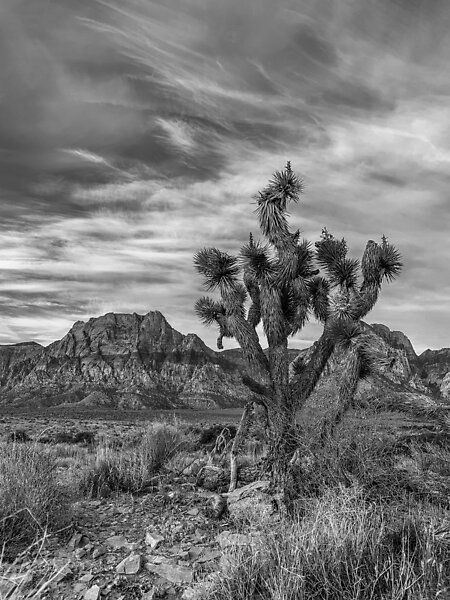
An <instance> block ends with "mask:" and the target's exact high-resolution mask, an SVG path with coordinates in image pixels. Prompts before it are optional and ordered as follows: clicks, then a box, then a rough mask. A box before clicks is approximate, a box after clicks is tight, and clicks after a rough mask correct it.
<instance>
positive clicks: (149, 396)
mask: <svg viewBox="0 0 450 600" xmlns="http://www.w3.org/2000/svg"><path fill="white" fill-rule="evenodd" d="M366 327H367V328H368V330H369V331H370V332H371V335H372V344H373V346H374V347H377V348H378V350H379V351H380V352H381V353H382V354H383V355H385V356H386V357H387V358H388V359H389V360H388V366H387V367H383V368H382V369H380V371H379V372H378V373H376V374H375V375H374V376H373V377H372V378H370V379H369V380H367V381H364V382H362V383H361V385H360V391H361V390H362V392H361V393H364V394H365V396H366V397H371V396H373V395H374V394H375V395H376V396H380V397H381V396H383V394H384V396H385V397H387V396H389V397H390V398H391V400H392V401H393V402H395V397H398V398H400V396H399V395H398V394H400V395H403V396H402V397H403V398H404V397H405V394H406V396H408V394H409V395H411V394H412V395H413V396H414V395H415V397H416V398H418V395H420V398H421V400H420V401H421V402H422V401H423V402H425V401H427V402H428V401H432V400H431V396H434V398H435V399H438V398H439V399H440V400H443V401H445V399H446V398H448V397H449V388H450V349H443V350H427V351H426V352H424V353H423V354H422V355H420V356H419V357H418V356H417V354H416V353H415V351H414V348H413V346H412V344H411V342H410V341H409V339H408V338H407V337H406V335H404V334H403V333H402V332H400V331H391V330H390V329H389V328H388V327H386V326H385V325H380V324H374V325H371V326H369V325H366ZM310 352H311V349H303V350H298V349H289V357H290V360H291V362H293V361H297V360H302V359H305V358H307V357H308V354H309V353H310ZM340 359H341V357H340V355H339V352H338V351H336V352H335V353H334V355H333V357H332V358H331V360H330V361H329V365H328V367H327V369H326V371H325V372H324V374H323V376H322V380H321V383H320V385H319V387H318V390H317V392H316V393H315V394H314V395H313V397H312V399H311V401H312V402H316V403H317V404H318V405H320V402H321V399H320V398H319V396H320V394H322V396H324V397H326V396H327V394H328V392H327V391H326V390H327V389H328V390H334V388H333V385H334V384H332V385H331V384H329V382H330V381H332V380H333V378H334V375H333V374H334V373H336V372H338V370H339V364H340ZM245 369H246V365H245V363H244V361H243V358H242V354H241V351H240V349H238V348H234V349H231V350H225V351H223V352H215V351H213V350H211V349H210V348H208V347H207V346H206V345H205V344H204V342H203V341H202V340H201V339H200V338H199V337H198V336H197V335H195V334H187V335H183V334H181V333H180V332H178V331H176V330H175V329H173V328H172V327H171V326H170V325H169V323H168V322H167V321H166V319H165V318H164V316H163V315H162V314H161V313H160V312H158V311H154V312H149V313H147V314H146V315H138V314H135V313H134V314H115V313H108V314H106V315H103V316H101V317H97V318H92V319H89V321H87V322H82V321H78V322H77V323H75V324H74V325H73V327H72V328H71V330H70V331H69V332H68V333H67V335H65V336H64V337H63V338H62V339H61V340H58V341H56V342H53V343H52V344H50V345H49V346H47V347H43V346H40V345H39V344H36V343H35V342H30V343H20V344H15V345H6V346H0V405H9V406H29V407H33V406H35V407H39V406H72V407H73V406H77V407H79V408H85V409H89V408H100V407H103V408H105V409H106V408H111V409H144V408H160V409H168V408H182V407H186V408H194V409H195V408H197V409H199V408H203V409H204V408H225V407H236V406H243V405H244V404H245V402H247V401H248V399H249V397H250V391H249V389H248V388H247V387H246V386H244V384H243V383H242V372H243V371H244V370H245ZM327 378H328V379H327ZM327 382H328V383H327ZM330 385H331V387H330ZM327 386H328V388H327ZM330 393H331V392H330ZM332 393H335V391H333V392H332ZM396 394H397V396H396Z"/></svg>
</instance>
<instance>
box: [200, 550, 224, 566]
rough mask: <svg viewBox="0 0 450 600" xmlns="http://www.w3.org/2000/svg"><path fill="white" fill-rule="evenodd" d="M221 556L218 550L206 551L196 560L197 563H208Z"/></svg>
mask: <svg viewBox="0 0 450 600" xmlns="http://www.w3.org/2000/svg"><path fill="white" fill-rule="evenodd" d="M221 556H222V552H220V550H206V552H205V553H204V554H202V555H201V556H200V557H199V558H198V559H197V562H198V563H205V562H210V561H212V560H216V559H218V558H220V557H221Z"/></svg>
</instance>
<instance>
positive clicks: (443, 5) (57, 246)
mask: <svg viewBox="0 0 450 600" xmlns="http://www.w3.org/2000/svg"><path fill="white" fill-rule="evenodd" d="M449 30H450V3H449V2H448V0H365V1H364V2H362V1H361V0H315V1H314V2H310V1H306V0H278V1H277V2H274V1H273V0H227V1H226V2H224V0H208V1H206V0H177V1H176V2H175V0H159V1H158V2H151V1H150V0H120V1H117V3H115V2H97V1H96V0H33V2H29V1H26V0H2V1H1V3H0V343H3V344H6V343H15V342H20V341H25V340H35V341H37V342H39V343H42V344H48V343H50V342H51V341H53V340H55V339H58V338H60V337H62V336H63V335H64V334H65V333H66V332H67V331H68V330H69V328H70V327H71V325H72V324H73V322H74V321H77V320H87V319H88V318H90V317H92V316H98V315H101V314H104V313H106V312H110V311H114V312H138V313H140V314H143V313H146V312H148V311H149V310H160V311H161V312H162V313H163V314H164V315H165V316H166V318H167V319H168V321H169V322H170V323H171V324H172V326H173V327H175V328H176V329H178V330H179V331H181V332H183V333H187V332H195V333H197V334H199V335H200V336H201V337H202V339H204V340H205V341H206V342H207V343H208V344H209V345H211V346H213V345H214V340H215V338H216V335H217V334H216V331H215V330H214V329H206V328H205V327H204V326H203V325H201V324H200V323H199V322H198V321H197V320H196V317H195V315H194V311H193V304H194V302H195V300H196V298H198V297H199V296H200V295H202V294H203V293H204V291H203V289H202V285H201V280H200V278H199V276H198V275H197V274H196V273H195V271H194V268H193V262H192V256H193V253H194V252H195V251H196V250H197V249H199V248H200V247H204V246H217V247H219V248H221V249H222V250H225V251H227V252H230V253H237V252H238V251H239V248H240V246H241V245H242V244H243V243H245V241H246V240H247V237H248V233H249V232H250V231H253V232H254V233H255V234H257V233H258V232H257V226H256V220H255V215H254V208H255V205H254V199H253V196H254V194H255V193H256V192H257V191H258V190H259V189H262V188H263V187H264V186H265V184H266V182H267V180H268V179H269V177H270V176H271V173H272V172H273V171H274V170H275V169H280V168H282V167H283V165H284V164H285V163H286V161H287V160H290V161H291V162H292V166H293V168H294V170H295V171H296V172H297V173H299V174H301V176H302V177H303V179H304V183H305V193H304V196H303V197H302V201H301V203H300V205H298V206H295V207H293V208H292V213H291V223H292V227H293V228H297V227H298V228H300V229H301V231H302V234H303V235H304V236H305V237H307V238H308V239H310V240H311V241H315V240H317V239H318V238H319V236H320V232H321V230H322V228H323V227H324V226H326V227H327V228H328V230H329V231H331V232H332V233H333V234H334V235H335V236H339V237H341V236H344V237H345V238H346V239H347V241H348V245H349V248H350V253H351V255H352V256H355V257H358V256H360V255H361V253H362V251H363V249H364V246H365V243H366V241H367V240H368V239H375V240H379V239H380V238H381V236H382V235H383V234H384V235H386V236H387V237H388V238H389V240H390V241H392V242H393V243H395V244H396V245H397V246H398V247H399V248H400V250H401V252H402V254H403V257H404V263H405V267H404V270H403V273H402V276H401V277H400V279H398V280H397V281H395V282H394V283H393V284H390V285H388V286H385V287H384V288H383V291H382V295H381V297H380V300H379V302H378V304H377V306H376V308H375V309H374V310H373V312H372V313H371V315H369V318H368V319H367V320H368V321H369V322H381V323H385V324H386V325H388V326H389V327H391V328H393V329H399V330H402V331H404V332H405V333H406V334H407V335H408V336H409V337H410V339H411V340H412V343H413V345H414V346H415V348H416V351H418V352H421V351H423V350H424V349H426V348H441V347H444V346H447V347H448V346H450V339H449V338H450V277H449V275H450V269H449V261H450V236H449V234H448V231H449V228H450V201H449V187H450V186H449V184H450V110H449V105H450V103H449V100H450V76H449V64H450V35H449V34H448V31H449ZM318 335H320V326H319V325H318V324H316V323H314V322H311V323H310V324H309V325H308V326H307V327H306V328H305V329H304V330H303V331H302V332H301V333H300V334H299V335H297V336H296V338H294V339H293V340H292V341H291V346H293V347H304V346H307V345H309V344H310V343H311V342H312V341H314V339H316V338H317V336H318ZM233 346H236V342H234V341H231V340H229V341H227V343H226V347H233Z"/></svg>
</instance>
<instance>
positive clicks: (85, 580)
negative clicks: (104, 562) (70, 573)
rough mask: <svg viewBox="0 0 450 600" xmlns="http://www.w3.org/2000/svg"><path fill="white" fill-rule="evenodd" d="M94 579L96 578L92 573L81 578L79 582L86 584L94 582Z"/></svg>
mask: <svg viewBox="0 0 450 600" xmlns="http://www.w3.org/2000/svg"><path fill="white" fill-rule="evenodd" d="M93 578H94V576H93V575H92V573H86V574H85V575H83V576H82V577H80V579H79V581H83V582H84V583H89V582H90V581H92V579H93Z"/></svg>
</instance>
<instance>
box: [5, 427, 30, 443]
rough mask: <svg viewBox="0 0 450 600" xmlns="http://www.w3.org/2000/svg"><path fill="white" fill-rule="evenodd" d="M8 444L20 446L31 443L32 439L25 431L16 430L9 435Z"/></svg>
mask: <svg viewBox="0 0 450 600" xmlns="http://www.w3.org/2000/svg"><path fill="white" fill-rule="evenodd" d="M8 442H17V443H19V444H22V443H25V442H31V438H30V436H29V435H28V433H27V432H26V431H25V430H24V429H16V431H11V433H10V434H9V435H8Z"/></svg>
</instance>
